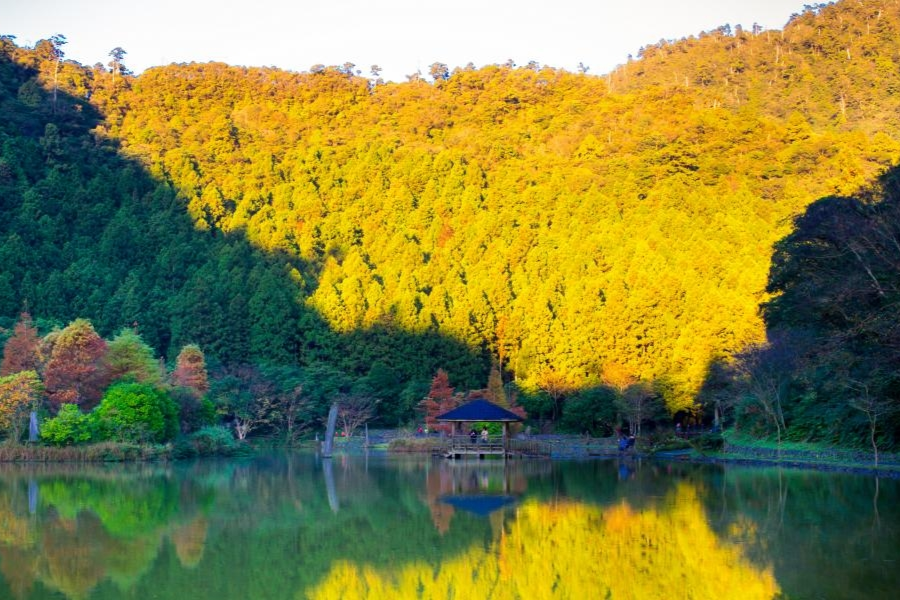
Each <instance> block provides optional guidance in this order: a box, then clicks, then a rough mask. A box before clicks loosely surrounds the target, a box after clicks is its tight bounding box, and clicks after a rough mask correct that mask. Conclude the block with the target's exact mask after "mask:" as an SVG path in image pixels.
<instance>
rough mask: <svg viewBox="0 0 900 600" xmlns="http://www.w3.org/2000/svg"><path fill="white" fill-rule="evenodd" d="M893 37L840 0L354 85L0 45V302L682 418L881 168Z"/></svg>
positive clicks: (892, 26)
mask: <svg viewBox="0 0 900 600" xmlns="http://www.w3.org/2000/svg"><path fill="white" fill-rule="evenodd" d="M898 40H900V3H898V2H897V0H845V1H843V2H839V3H837V4H834V5H828V6H824V5H821V6H814V7H809V8H808V9H807V10H806V11H805V12H804V13H803V14H801V15H796V16H795V17H794V18H792V20H791V21H790V22H789V23H788V24H787V25H786V26H785V28H784V30H783V31H759V30H758V28H753V29H752V30H747V29H741V28H738V27H735V28H733V29H732V28H731V27H727V26H724V27H722V28H720V29H718V30H715V31H712V32H706V33H704V34H701V35H699V36H698V37H696V38H690V39H685V40H679V41H661V42H660V43H658V44H655V45H653V46H648V47H646V48H644V49H643V50H642V52H641V55H640V56H639V57H637V58H636V59H634V60H631V61H629V62H628V64H625V65H622V66H621V67H619V68H618V69H616V70H615V71H614V72H612V73H610V74H608V75H605V76H601V77H594V76H588V75H585V74H573V73H568V72H565V71H561V70H558V69H554V68H552V67H541V66H540V65H535V64H529V65H527V66H523V67H516V66H515V65H512V64H505V65H492V66H485V67H482V68H479V69H476V68H464V69H455V70H453V71H452V72H449V71H448V70H447V69H446V68H445V67H444V66H443V65H439V64H436V65H434V68H433V69H432V73H433V76H434V77H433V79H434V80H433V81H425V80H423V79H422V78H420V77H412V78H411V80H410V81H409V82H407V83H401V84H379V83H375V82H372V81H369V80H367V79H364V78H361V77H358V76H355V75H353V66H352V65H344V66H342V67H325V68H316V69H314V70H313V71H312V72H309V73H292V72H285V71H280V70H277V69H274V68H240V67H230V66H227V65H224V64H216V63H211V64H187V65H170V66H167V67H159V68H154V69H150V70H149V71H147V72H145V73H143V74H141V75H140V76H138V77H130V76H124V75H123V74H122V73H121V72H118V75H117V74H116V73H114V72H110V71H107V70H106V69H104V68H98V67H95V68H93V69H88V68H85V67H82V66H80V65H78V64H75V63H72V62H70V61H65V60H64V59H63V58H62V57H61V56H59V54H60V52H61V50H60V47H59V45H58V44H54V42H53V41H52V40H48V41H44V42H41V43H39V44H38V45H37V47H36V48H34V49H26V48H19V47H17V46H16V45H15V44H14V43H13V41H11V40H9V39H6V40H4V41H3V42H2V43H3V46H2V52H0V55H2V58H0V60H2V62H0V68H2V94H3V96H2V109H3V114H4V115H9V117H4V119H3V121H2V122H0V129H2V152H3V154H2V158H0V187H2V190H0V194H2V198H0V202H2V205H0V210H2V211H3V214H4V219H3V221H2V223H0V257H2V258H0V261H2V264H3V269H2V275H0V314H2V315H4V316H5V317H8V318H10V319H13V318H14V317H15V316H16V315H17V314H18V311H19V310H20V309H21V308H22V305H23V302H26V301H27V302H28V306H29V308H30V309H31V311H32V313H33V314H35V315H37V316H40V317H43V318H49V319H56V320H60V321H66V320H69V319H72V318H75V317H76V316H82V317H87V318H90V319H91V320H92V321H94V323H95V324H96V325H97V326H98V330H100V331H101V332H103V333H104V334H108V333H111V332H112V331H114V330H116V329H118V328H120V327H122V326H124V325H129V324H131V323H133V322H137V323H139V325H140V330H141V332H142V335H143V336H144V337H145V339H146V340H147V341H148V342H150V343H151V344H152V345H154V346H155V347H156V348H157V350H158V351H160V352H162V353H165V354H171V353H172V352H173V351H176V352H177V348H179V347H180V346H181V345H183V344H185V343H191V342H196V343H199V344H201V345H202V346H203V347H204V349H205V350H206V351H207V352H208V353H210V354H211V355H213V356H216V357H218V358H219V359H221V360H224V361H229V360H238V359H241V360H244V359H252V360H256V361H268V362H276V363H284V364H294V365H300V366H310V365H322V364H327V365H329V366H330V368H335V369H337V370H339V371H341V372H343V373H347V374H348V376H350V377H351V378H357V379H360V378H369V380H370V383H371V382H374V381H375V380H378V381H381V382H382V383H381V384H378V385H381V386H382V387H381V388H379V389H378V390H377V391H378V393H379V394H382V395H387V394H389V393H390V394H392V395H393V396H394V397H397V396H399V395H403V397H404V398H406V400H405V401H404V402H405V403H406V404H405V406H403V407H399V408H396V409H395V410H396V414H397V415H398V416H400V415H408V414H409V413H408V409H409V407H410V406H412V403H413V402H414V400H415V398H416V394H417V393H420V390H421V388H422V384H423V382H424V385H425V389H426V390H427V381H428V380H429V378H430V377H431V375H433V373H434V371H435V370H436V368H437V367H443V368H445V369H446V370H447V371H448V372H449V373H450V376H451V379H453V381H454V384H456V385H458V386H460V387H469V388H474V387H483V386H484V385H485V383H486V381H487V374H488V368H489V365H490V363H491V362H494V363H496V364H497V365H499V367H500V368H501V369H502V371H503V373H504V374H505V376H506V377H507V379H513V378H514V379H515V380H516V381H517V383H518V384H519V386H520V388H522V389H523V390H544V391H545V392H547V393H549V395H550V396H551V397H553V398H554V399H555V400H556V399H558V398H560V397H565V396H566V395H567V394H571V393H574V392H576V391H577V390H583V389H588V388H591V387H594V386H597V385H600V384H607V385H612V386H614V387H617V388H624V387H626V386H627V385H629V384H630V383H633V382H636V381H646V382H653V383H654V384H655V385H656V388H657V390H659V391H660V392H661V393H662V394H663V395H664V396H665V399H666V401H667V403H668V406H669V408H670V409H671V410H673V411H674V410H678V409H685V408H689V407H691V406H692V405H693V403H694V402H695V399H696V396H697V393H698V391H699V390H700V389H701V386H702V385H703V382H704V380H705V378H706V377H707V373H708V370H709V367H710V364H712V363H713V362H714V361H716V360H726V361H727V360H728V359H730V357H732V356H733V355H735V354H736V353H738V352H741V351H742V350H743V349H745V348H747V347H748V346H752V345H754V344H757V343H759V342H761V341H762V340H764V339H765V327H764V323H763V321H762V319H761V317H760V313H759V305H760V303H761V302H765V301H767V300H769V299H770V293H769V292H767V291H766V286H767V277H768V273H769V267H770V260H771V256H772V248H773V244H774V243H775V242H776V241H778V240H779V239H781V238H783V237H784V236H785V235H787V234H788V233H789V232H790V231H791V227H792V221H791V219H792V218H793V217H795V216H797V215H798V214H800V213H802V212H803V211H804V209H805V208H806V207H807V206H808V205H810V204H811V203H813V202H814V201H816V200H817V199H819V198H822V197H826V196H832V195H842V196H847V195H851V194H854V193H857V192H859V191H860V190H866V189H869V188H871V187H872V186H874V185H876V180H877V177H878V176H879V175H881V174H882V173H883V172H884V171H885V170H886V169H887V168H888V167H890V166H892V165H895V164H896V163H897V162H898V159H900V93H898V92H900V42H898ZM57 88H58V90H57ZM773 291H778V290H775V289H773ZM10 322H11V321H10ZM388 381H390V382H393V383H391V384H388V383H384V382H388ZM371 385H372V386H374V387H378V386H377V385H376V384H374V383H371ZM404 386H406V387H407V390H406V392H403V391H402V390H403V387H404ZM404 394H405V395H404ZM392 402H394V400H392Z"/></svg>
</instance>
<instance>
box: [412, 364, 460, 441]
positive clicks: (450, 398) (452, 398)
mask: <svg viewBox="0 0 900 600" xmlns="http://www.w3.org/2000/svg"><path fill="white" fill-rule="evenodd" d="M461 400H462V399H461V397H460V396H459V395H458V394H454V393H453V388H452V387H450V376H449V375H447V371H445V370H443V369H438V372H437V375H435V376H434V379H432V380H431V389H430V390H428V395H427V396H426V397H425V398H424V399H423V400H422V401H421V402H420V403H419V407H420V408H421V409H422V410H424V411H425V425H426V426H427V427H428V429H429V430H434V431H446V432H448V433H449V432H450V431H451V430H452V428H451V426H450V425H449V424H447V423H439V422H438V421H437V420H436V417H437V416H438V415H441V414H443V413H445V412H447V411H448V410H453V409H454V408H456V407H457V406H459V404H460V402H461Z"/></svg>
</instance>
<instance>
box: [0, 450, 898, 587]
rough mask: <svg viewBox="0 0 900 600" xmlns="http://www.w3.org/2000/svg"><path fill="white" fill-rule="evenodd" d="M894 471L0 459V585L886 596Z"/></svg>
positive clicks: (890, 578)
mask: <svg viewBox="0 0 900 600" xmlns="http://www.w3.org/2000/svg"><path fill="white" fill-rule="evenodd" d="M898 590H900V481H898V480H891V479H883V478H882V479H880V480H876V479H875V478H874V477H870V476H860V475H845V474H835V473H823V472H814V471H799V470H779V469H770V468H766V469H762V468H748V467H735V466H721V465H692V464H685V463H680V462H671V463H667V462H650V461H642V462H640V461H636V460H633V459H628V460H624V461H615V460H593V461H580V462H579V461H573V462H562V461H549V460H537V461H527V460H514V461H509V462H507V463H506V464H505V465H504V463H503V462H502V461H493V460H484V461H477V460H470V461H457V462H454V461H447V460H443V459H431V458H423V457H394V456H385V455H383V454H377V455H370V456H337V457H335V458H333V459H331V460H324V461H323V460H322V459H320V458H318V457H317V456H314V455H312V454H273V455H271V456H260V457H255V458H250V459H241V460H230V461H210V462H205V461H204V462H195V463H184V464H181V463H179V464H172V465H156V464H138V465H60V464H54V465H22V464H2V465H0V598H3V599H6V598H10V599H13V598H16V599H29V600H33V599H45V598H57V599H59V598H72V599H79V600H80V599H92V600H93V599H111V598H133V599H157V598H158V599H170V598H171V599H184V598H191V599H205V598H210V599H212V598H215V599H221V600H226V599H241V600H246V599H282V598H285V599H296V600H304V599H307V598H309V599H336V598H343V599H347V600H352V599H357V598H370V599H393V598H402V599H406V598H427V599H438V598H440V599H457V600H468V599H470V598H478V599H483V598H492V599H517V598H518V599H523V600H527V599H531V598H535V599H543V598H571V599H578V600H587V599H594V598H597V599H603V598H614V599H620V598H648V599H670V598H675V599H677V598H692V599H697V600H700V599H706V598H710V599H717V600H718V599H741V598H791V599H799V598H809V599H824V598H836V599H837V598H840V599H848V598H860V599H865V600H875V599H879V598H897V597H898Z"/></svg>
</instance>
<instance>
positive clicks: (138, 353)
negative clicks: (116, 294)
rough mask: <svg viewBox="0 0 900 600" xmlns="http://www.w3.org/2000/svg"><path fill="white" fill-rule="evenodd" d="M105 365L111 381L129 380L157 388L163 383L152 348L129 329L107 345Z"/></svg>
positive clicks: (124, 330) (135, 332)
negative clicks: (107, 366)
mask: <svg viewBox="0 0 900 600" xmlns="http://www.w3.org/2000/svg"><path fill="white" fill-rule="evenodd" d="M106 363H107V365H109V378H110V380H111V381H115V380H117V379H131V380H134V381H136V382H138V383H148V384H150V385H154V386H159V385H160V384H161V383H162V381H163V374H162V373H161V372H160V371H161V369H160V366H159V361H157V360H156V357H155V356H153V348H151V347H150V346H148V345H147V343H146V342H144V340H143V339H141V336H140V335H138V333H137V331H135V330H134V329H131V328H127V329H123V330H122V331H121V332H119V335H117V336H116V337H115V338H113V340H112V341H111V342H110V343H109V347H108V349H107V353H106Z"/></svg>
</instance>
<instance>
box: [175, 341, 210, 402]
mask: <svg viewBox="0 0 900 600" xmlns="http://www.w3.org/2000/svg"><path fill="white" fill-rule="evenodd" d="M170 380H171V382H172V385H174V386H178V387H183V388H188V389H189V390H191V391H192V392H193V393H194V394H195V395H196V396H197V397H198V398H202V397H203V396H205V395H206V393H207V392H208V391H209V377H208V376H207V373H206V357H205V356H204V355H203V351H202V350H201V349H200V346H197V345H196V344H188V345H187V346H185V347H184V348H182V349H181V352H179V353H178V358H177V360H176V361H175V370H174V371H172V375H171V376H170Z"/></svg>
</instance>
